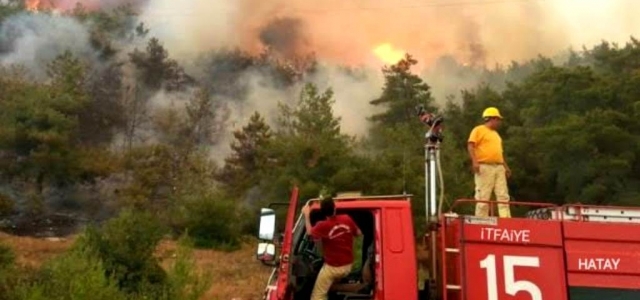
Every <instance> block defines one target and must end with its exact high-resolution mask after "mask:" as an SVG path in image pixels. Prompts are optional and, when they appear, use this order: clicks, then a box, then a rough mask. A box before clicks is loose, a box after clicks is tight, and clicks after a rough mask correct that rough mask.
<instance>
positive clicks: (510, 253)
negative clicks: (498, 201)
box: [447, 216, 567, 300]
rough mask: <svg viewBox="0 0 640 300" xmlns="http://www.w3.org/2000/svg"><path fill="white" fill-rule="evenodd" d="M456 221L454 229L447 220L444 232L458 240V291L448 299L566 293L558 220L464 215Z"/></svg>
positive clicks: (537, 299) (560, 296)
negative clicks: (459, 286)
mask: <svg viewBox="0 0 640 300" xmlns="http://www.w3.org/2000/svg"><path fill="white" fill-rule="evenodd" d="M457 222H459V224H458V226H459V229H458V230H455V229H457V228H456V227H457V226H455V225H453V224H451V226H448V228H450V229H451V230H448V231H447V234H448V235H454V236H455V238H454V240H457V241H459V247H458V249H459V251H460V258H461V261H460V264H461V275H462V277H461V278H462V279H461V280H460V281H461V283H462V284H461V290H460V293H459V294H460V296H458V297H448V299H473V300H498V299H513V300H519V299H522V300H525V299H526V300H543V299H554V300H566V299H567V295H566V278H565V275H564V252H563V239H562V228H561V227H562V226H561V222H560V221H553V220H534V219H501V218H495V217H488V218H481V217H472V216H464V217H460V218H458V219H457ZM447 263H450V264H455V263H454V262H452V259H448V260H447ZM448 295H450V293H448Z"/></svg>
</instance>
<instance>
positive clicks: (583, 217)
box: [257, 117, 640, 300]
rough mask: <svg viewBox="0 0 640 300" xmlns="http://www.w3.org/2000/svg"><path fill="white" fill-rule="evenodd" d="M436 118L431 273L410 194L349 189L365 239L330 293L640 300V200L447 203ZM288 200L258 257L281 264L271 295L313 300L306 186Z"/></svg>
mask: <svg viewBox="0 0 640 300" xmlns="http://www.w3.org/2000/svg"><path fill="white" fill-rule="evenodd" d="M421 120H427V121H429V118H422V117H421ZM430 123H431V124H429V125H430V130H429V132H428V133H427V136H426V137H427V143H426V145H425V150H426V151H425V158H426V165H425V166H426V168H425V170H426V174H425V175H426V177H425V178H426V181H427V182H426V187H427V188H426V191H425V192H426V195H427V197H426V201H425V206H426V211H427V217H428V224H427V228H428V233H427V236H426V237H425V243H427V244H428V245H429V247H428V248H429V256H430V259H429V260H430V263H429V267H428V268H427V269H428V270H427V275H426V276H424V277H426V278H428V279H427V280H426V281H425V282H419V277H420V276H419V270H418V269H419V268H418V263H417V257H416V239H415V238H414V236H415V235H414V224H413V220H412V214H411V196H410V195H389V196H362V195H359V194H351V195H342V196H338V197H336V198H335V200H336V208H337V211H338V213H344V214H348V215H349V216H351V218H352V219H353V220H354V221H355V222H356V224H357V225H358V227H359V228H360V229H361V231H362V233H363V238H362V241H361V243H357V245H358V248H357V249H356V251H357V252H358V253H359V255H357V257H359V258H360V259H359V261H358V262H356V264H355V265H356V266H355V267H354V270H353V272H352V273H351V274H350V275H349V276H348V277H347V278H345V279H344V280H342V281H340V282H336V283H334V285H333V286H332V292H331V294H330V295H329V299H330V300H334V299H335V300H354V299H371V300H374V299H375V300H416V299H421V300H435V299H437V300H632V299H633V300H638V299H640V226H639V223H640V209H639V208H622V207H596V206H586V205H580V204H572V205H565V206H554V205H551V204H545V203H523V202H516V201H511V202H510V205H511V206H521V207H525V208H526V209H528V211H526V209H525V210H518V211H519V212H521V213H520V214H514V217H513V218H498V217H476V216H470V215H464V214H462V213H461V211H463V210H461V208H463V207H464V206H465V205H473V204H475V203H476V202H478V201H476V200H464V199H463V200H458V201H456V202H455V203H454V204H453V205H452V206H451V207H450V208H449V209H448V210H447V211H443V209H442V202H441V201H440V203H438V202H437V201H436V200H437V199H436V175H437V173H436V170H437V168H436V164H437V163H438V159H439V155H438V145H439V143H440V141H441V139H440V138H438V130H437V128H436V126H437V125H436V124H435V123H436V122H430ZM440 178H441V177H440ZM317 200H318V199H311V200H309V202H310V205H311V213H310V218H311V223H312V224H314V223H316V222H318V221H319V220H321V219H322V216H321V214H320V213H319V205H318V203H317ZM301 204H302V203H301ZM275 205H278V204H275ZM282 205H284V206H286V207H287V208H288V209H287V212H286V217H285V220H284V231H283V234H282V237H281V238H279V239H277V241H276V238H275V237H276V212H275V210H274V207H273V206H272V207H269V208H263V209H262V213H261V220H260V230H259V238H260V239H261V240H262V242H261V243H260V244H259V247H258V253H257V256H258V259H259V260H260V261H262V262H263V263H265V264H270V265H273V272H272V275H271V277H270V279H269V281H268V283H267V287H266V288H265V293H264V298H263V299H265V300H297V299H305V300H306V299H309V296H310V293H311V289H312V288H313V284H314V282H315V278H316V276H317V273H318V272H319V270H320V267H321V266H322V258H321V256H320V255H319V254H318V251H317V250H318V249H316V245H315V244H314V242H313V241H312V240H311V239H310V237H309V236H307V235H306V231H305V229H304V221H303V220H302V218H303V217H302V216H300V215H299V216H298V218H297V220H296V214H298V213H299V210H300V206H299V205H298V190H297V188H294V189H293V192H292V194H291V199H290V201H289V202H287V203H283V204H282ZM492 210H493V209H492ZM492 215H493V214H492ZM420 285H421V286H423V288H422V289H420V290H419V286H420Z"/></svg>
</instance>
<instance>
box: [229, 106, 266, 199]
mask: <svg viewBox="0 0 640 300" xmlns="http://www.w3.org/2000/svg"><path fill="white" fill-rule="evenodd" d="M233 135H234V137H235V140H234V141H233V142H232V143H231V149H232V150H233V154H232V155H231V156H230V157H228V158H226V159H225V166H224V168H223V170H222V172H221V174H220V176H219V177H220V178H219V179H220V180H221V181H222V182H224V183H225V184H226V185H227V186H228V188H229V190H231V191H232V192H234V193H236V194H238V193H242V192H243V191H245V190H246V189H248V188H250V187H251V186H252V185H255V184H257V183H258V178H259V176H258V175H259V174H258V173H259V171H260V168H261V167H263V166H265V165H266V163H267V156H266V152H265V149H266V147H267V146H268V144H269V142H270V141H271V139H272V132H271V128H270V127H269V125H267V123H266V122H265V120H264V118H262V116H261V115H260V113H258V112H255V113H254V114H253V115H252V116H251V118H250V119H249V123H248V124H247V125H246V126H244V127H243V128H242V129H241V130H237V131H235V132H234V133H233Z"/></svg>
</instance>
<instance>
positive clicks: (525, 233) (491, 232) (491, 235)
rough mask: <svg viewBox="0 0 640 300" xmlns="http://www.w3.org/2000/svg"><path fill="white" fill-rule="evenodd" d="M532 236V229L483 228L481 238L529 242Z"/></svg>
mask: <svg viewBox="0 0 640 300" xmlns="http://www.w3.org/2000/svg"><path fill="white" fill-rule="evenodd" d="M530 236H531V231H530V230H514V229H501V228H482V230H481V231H480V239H482V240H489V241H500V242H519V243H529V242H531V237H530Z"/></svg>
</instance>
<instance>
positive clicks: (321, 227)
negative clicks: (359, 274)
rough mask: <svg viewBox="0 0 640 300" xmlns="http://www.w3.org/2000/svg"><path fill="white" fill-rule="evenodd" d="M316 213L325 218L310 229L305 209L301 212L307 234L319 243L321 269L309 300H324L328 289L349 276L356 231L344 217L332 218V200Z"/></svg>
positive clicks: (326, 200)
mask: <svg viewBox="0 0 640 300" xmlns="http://www.w3.org/2000/svg"><path fill="white" fill-rule="evenodd" d="M320 211H321V212H322V213H323V214H324V215H325V216H326V217H327V218H326V219H325V220H323V221H319V222H318V223H316V225H315V226H311V220H309V205H305V206H304V207H303V208H302V214H303V215H304V221H305V227H306V229H307V234H308V235H310V236H311V237H312V238H313V239H314V240H315V241H320V242H321V243H322V254H323V258H324V265H323V266H322V269H320V273H319V274H318V278H317V279H316V283H315V285H314V287H313V292H311V300H326V299H327V293H328V292H329V289H330V288H331V285H332V284H333V283H334V282H336V281H338V280H340V279H342V278H344V277H346V276H347V275H349V272H351V266H352V264H353V238H354V237H356V236H359V235H361V234H362V233H361V232H360V229H359V228H358V226H356V224H355V223H354V222H353V220H351V218H350V217H349V216H348V215H343V214H341V215H336V206H335V203H334V202H333V199H332V198H325V199H323V200H322V201H321V202H320Z"/></svg>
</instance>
